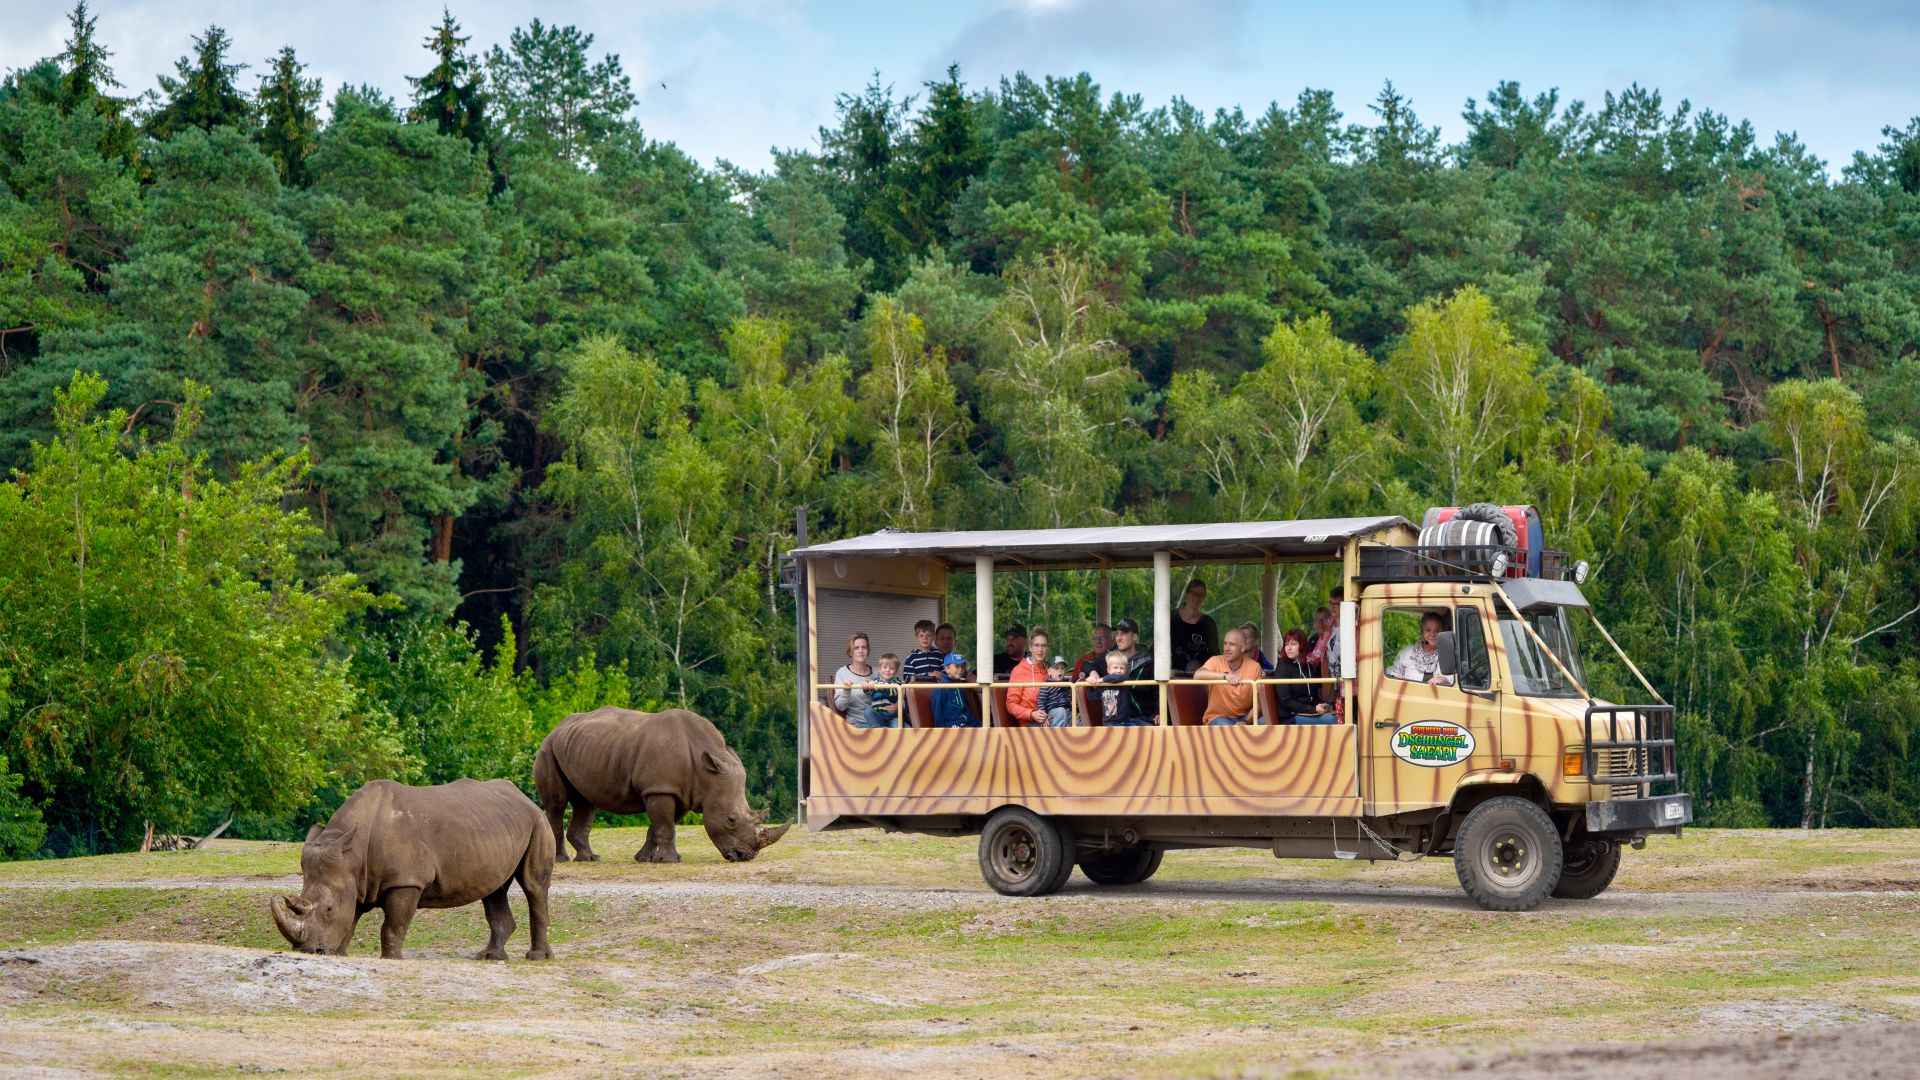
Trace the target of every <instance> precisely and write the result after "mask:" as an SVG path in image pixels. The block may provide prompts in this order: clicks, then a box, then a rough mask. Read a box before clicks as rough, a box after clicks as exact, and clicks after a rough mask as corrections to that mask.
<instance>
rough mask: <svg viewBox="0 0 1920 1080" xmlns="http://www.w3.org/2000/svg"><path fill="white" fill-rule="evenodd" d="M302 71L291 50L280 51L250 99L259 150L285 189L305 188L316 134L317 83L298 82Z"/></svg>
mask: <svg viewBox="0 0 1920 1080" xmlns="http://www.w3.org/2000/svg"><path fill="white" fill-rule="evenodd" d="M306 69H307V65H305V64H303V63H301V62H300V61H299V60H298V59H296V58H295V57H294V55H293V49H292V47H291V46H289V47H288V48H284V49H281V50H280V55H278V56H276V57H274V59H273V68H272V69H271V70H270V71H269V72H268V73H267V74H266V75H265V76H264V77H263V78H261V80H260V92H259V93H258V94H257V95H255V97H254V100H255V102H256V103H257V106H258V108H259V110H260V128H259V132H258V135H257V138H258V140H259V142H260V150H261V152H262V153H264V154H266V155H267V157H268V159H269V160H271V161H272V162H273V167H274V168H275V169H276V170H278V171H279V173H280V182H281V183H282V184H285V185H287V186H288V187H305V186H306V184H307V158H308V156H310V155H311V154H312V153H313V144H314V137H315V135H316V134H318V132H319V130H320V117H319V112H318V109H319V105H320V80H319V79H305V78H301V76H300V73H301V72H302V71H305V70H306Z"/></svg>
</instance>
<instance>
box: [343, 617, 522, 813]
mask: <svg viewBox="0 0 1920 1080" xmlns="http://www.w3.org/2000/svg"><path fill="white" fill-rule="evenodd" d="M504 629H505V636H504V640H503V641H502V643H501V645H500V647H499V648H498V649H496V651H495V655H494V660H493V662H492V663H491V664H489V663H486V662H484V661H483V660H482V658H481V653H480V650H478V649H477V648H475V646H474V638H473V634H472V632H471V631H469V630H468V629H467V626H466V624H464V623H460V624H455V625H451V626H449V625H448V624H447V623H446V622H444V621H442V620H441V619H438V618H411V619H401V620H396V621H394V622H391V623H373V624H367V625H363V626H361V627H359V628H358V629H356V630H355V632H354V633H353V634H352V635H350V637H349V643H350V645H351V647H352V649H353V661H352V675H353V680H354V682H355V684H357V685H358V686H359V687H360V689H361V691H362V693H363V695H364V696H365V699H366V707H367V708H368V709H369V710H371V711H373V712H375V713H377V714H380V715H381V717H382V721H383V723H384V725H385V726H386V727H388V728H389V729H391V730H392V731H394V732H395V733H396V734H397V736H398V738H399V740H400V744H401V746H402V747H403V748H404V749H405V752H406V755H407V759H408V760H409V761H411V762H413V764H414V769H413V771H412V773H411V774H410V775H409V776H408V777H407V779H409V780H411V781H412V782H415V783H426V784H445V783H449V782H451V781H454V780H458V779H460V778H461V777H463V776H466V777H472V778H473V779H475V780H492V779H495V778H497V777H505V778H507V779H509V780H512V781H514V782H515V783H518V784H520V785H522V786H525V787H530V786H531V782H532V776H533V771H532V770H533V751H534V749H535V748H536V747H537V746H538V745H539V740H538V738H537V737H536V736H535V735H534V727H533V716H532V710H531V709H530V708H529V706H528V703H527V702H526V701H525V700H524V699H523V695H522V689H523V687H522V680H521V679H519V678H518V677H516V676H515V675H514V671H513V660H514V638H513V630H512V627H511V626H508V627H505V628H504Z"/></svg>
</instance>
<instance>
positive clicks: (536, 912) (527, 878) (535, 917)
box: [501, 854, 553, 960]
mask: <svg viewBox="0 0 1920 1080" xmlns="http://www.w3.org/2000/svg"><path fill="white" fill-rule="evenodd" d="M515 877H516V879H517V880H518V881H519V882H520V895H522V896H524V897H526V898H527V923H528V927H527V929H528V932H529V933H530V934H531V935H532V937H533V941H532V942H531V943H530V944H531V945H532V947H531V948H529V949H528V950H527V959H529V960H551V959H553V946H551V945H549V944H547V883H548V881H549V880H550V878H551V877H552V868H551V867H546V868H542V867H540V866H538V865H535V860H534V858H533V856H532V855H531V854H529V855H528V857H527V859H526V861H525V862H522V863H521V864H520V872H519V873H518V874H516V875H515ZM505 891H506V890H505V889H504V888H502V889H501V892H502V893H504V892H505Z"/></svg>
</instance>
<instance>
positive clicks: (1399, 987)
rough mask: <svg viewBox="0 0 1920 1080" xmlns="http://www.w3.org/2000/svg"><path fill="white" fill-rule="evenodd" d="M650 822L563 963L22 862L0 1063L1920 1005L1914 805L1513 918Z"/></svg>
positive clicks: (208, 862) (1763, 1021)
mask: <svg viewBox="0 0 1920 1080" xmlns="http://www.w3.org/2000/svg"><path fill="white" fill-rule="evenodd" d="M643 835H644V834H643V832H642V831H641V830H637V829H634V830H623V829H610V830H601V831H600V832H599V833H598V834H597V836H596V841H597V843H596V847H597V848H598V849H599V850H600V851H601V853H602V855H603V856H605V857H606V858H605V861H603V862H600V863H597V864H586V865H582V864H565V865H563V866H561V867H559V868H558V870H557V871H556V885H557V886H558V891H557V892H556V894H555V897H554V903H553V916H554V941H555V947H556V950H557V951H558V953H559V959H557V960H556V961H554V962H553V963H545V964H532V963H526V962H524V961H518V960H516V961H514V962H510V963H507V964H484V963H479V962H474V961H470V960H466V959H464V957H465V956H466V954H468V953H470V952H471V951H472V950H473V949H475V948H477V947H478V946H479V945H480V943H481V942H482V941H483V940H484V938H485V936H486V928H485V925H484V922H483V920H482V919H481V917H480V910H479V908H478V906H477V905H476V906H473V907H468V908H463V909H458V910H454V911H423V912H421V913H420V914H419V915H418V916H417V917H416V919H415V921H414V924H413V932H412V935H411V937H410V939H409V941H408V943H407V947H408V956H409V959H408V960H406V961H402V962H398V963H383V962H381V961H379V960H377V959H374V958H373V957H372V955H371V954H373V953H375V952H377V948H378V932H379V923H380V917H379V915H378V914H373V915H369V916H368V917H367V918H366V919H364V920H363V921H362V923H361V926H360V930H359V933H358V935H357V937H356V939H355V945H354V953H355V955H354V956H351V957H348V958H346V959H339V958H313V957H297V956H294V955H292V954H289V953H287V952H286V950H285V947H284V945H283V944H282V943H281V942H280V940H279V937H278V934H277V933H276V932H275V931H274V929H273V926H272V923H271V922H270V921H269V919H268V917H267V915H266V910H265V903H266V900H267V898H268V897H269V896H271V895H272V894H273V893H274V892H276V891H283V890H284V889H285V888H286V882H285V881H277V880H275V879H279V878H285V877H286V876H287V875H289V874H292V873H294V872H295V871H296V869H297V849H296V848H295V847H294V846H293V845H264V844H247V843H243V842H237V841H236V842H232V843H231V844H226V843H222V844H217V845H216V846H215V847H214V849H213V850H210V851H206V852H182V853H163V854H154V855H147V856H106V857H102V858H97V859H79V860H69V861H66V862H64V863H49V862H40V863H23V864H14V865H11V866H6V867H0V894H3V895H0V1030H4V1031H5V1032H6V1034H4V1035H0V1071H4V1070H6V1069H7V1068H8V1067H10V1066H14V1067H29V1066H36V1065H49V1067H50V1065H51V1064H52V1063H61V1064H63V1067H84V1068H87V1069H92V1070H97V1071H100V1072H106V1073H115V1074H123V1075H227V1074H230V1073H231V1072H234V1071H252V1070H256V1069H268V1068H271V1069H287V1070H290V1071H292V1072H294V1073H296V1074H318V1073H330V1074H362V1073H385V1074H400V1073H405V1074H409V1075H415V1074H417V1075H451V1074H454V1073H470V1072H480V1073H486V1074H492V1075H531V1074H543V1075H544V1074H551V1073H568V1074H575V1075H582V1076H589V1075H601V1074H604V1073H608V1072H634V1071H641V1072H646V1073H649V1074H655V1075H669V1076H671V1075H687V1076H692V1075H700V1074H704V1073H707V1072H710V1071H712V1070H713V1069H714V1068H715V1067H716V1066H723V1067H725V1068H726V1069H727V1070H729V1071H731V1072H736V1073H744V1074H749V1075H780V1074H788V1075H791V1074H795V1073H803V1072H804V1073H808V1074H815V1073H821V1072H825V1073H828V1074H831V1075H836V1076H838V1075H846V1076H868V1075H872V1076H880V1075H886V1076H890V1077H891V1076H900V1075H945V1074H949V1073H952V1072H954V1071H964V1072H966V1073H969V1074H972V1075H989V1076H1055V1075H1080V1074H1085V1073H1104V1074H1115V1073H1155V1074H1170V1075H1212V1074H1219V1073H1240V1072H1248V1071H1252V1072H1258V1073H1262V1074H1268V1075H1286V1074H1288V1073H1289V1072H1290V1071H1292V1070H1302V1072H1301V1075H1319V1074H1321V1073H1323V1072H1324V1071H1325V1067H1324V1063H1325V1061H1327V1060H1328V1055H1332V1056H1333V1057H1336V1058H1338V1057H1342V1056H1353V1055H1374V1054H1381V1053H1388V1054H1393V1053H1414V1052H1426V1051H1437V1052H1449V1051H1453V1050H1458V1051H1460V1052H1465V1051H1466V1050H1468V1049H1472V1050H1486V1049H1488V1048H1497V1047H1502V1046H1524V1045H1541V1044H1555V1043H1560V1042H1564V1041H1566V1040H1568V1039H1581V1040H1590V1039H1627V1040H1631V1039H1645V1038H1653V1037H1670V1036H1680V1035H1687V1034H1694V1033H1698V1032H1700V1031H1702V1030H1713V1031H1717V1032H1740V1031H1768V1030H1777V1029H1779V1028H1782V1027H1787V1028H1791V1027H1793V1026H1795V1025H1797V1024H1800V1023H1802V1022H1805V1023H1809V1024H1816V1025H1817V1024H1851V1023H1863V1022H1866V1023H1870V1022H1876V1021H1881V1022H1884V1021H1898V1020H1920V918H1916V916H1920V899H1916V896H1915V894H1914V891H1913V890H1914V886H1913V878H1914V876H1915V865H1916V859H1917V858H1920V837H1917V836H1916V834H1914V833H1911V832H1909V833H1865V832H1846V833H1831V834H1818V835H1815V836H1811V837H1804V836H1802V835H1800V834H1798V833H1794V832H1771V833H1720V832H1695V833H1690V834H1689V835H1688V836H1687V837H1685V838H1684V839H1681V840H1677V841H1665V840H1660V839H1656V840H1654V841H1653V842H1651V843H1650V844H1649V845H1648V849H1647V850H1646V851H1643V852H1629V853H1628V855H1627V863H1626V868H1625V870H1624V871H1623V874H1622V881H1621V885H1620V886H1619V887H1618V888H1617V889H1616V890H1615V891H1614V892H1611V893H1609V894H1607V895H1606V896H1604V897H1602V898H1601V899H1599V900H1596V901H1590V902H1586V903H1573V902H1558V903H1550V904H1548V905H1546V906H1545V907H1543V908H1542V909H1541V910H1539V911H1536V912H1532V913H1527V914H1522V915H1500V914H1492V913H1488V912H1482V911H1478V910H1475V909H1473V908H1471V907H1469V906H1467V905H1465V904H1464V902H1463V901H1462V900H1461V899H1460V898H1459V897H1458V893H1457V889H1456V888H1455V886H1454V882H1453V880H1452V868H1451V864H1450V863H1448V862H1446V861H1443V860H1427V861H1426V862H1423V863H1417V864H1411V865H1381V866H1374V867H1369V866H1366V865H1364V864H1362V865H1351V864H1341V863H1281V862H1276V861H1275V860H1273V859H1271V858H1270V857H1267V856H1264V855H1261V854H1259V853H1257V852H1232V851H1227V852H1212V851H1210V852H1179V853H1175V854H1173V855H1170V856H1169V857H1168V859H1167V862H1166V865H1165V867H1164V868H1163V870H1162V872H1161V877H1160V878H1157V879H1156V880H1155V882H1153V883H1150V884H1149V885H1147V886H1143V887H1138V888H1132V889H1113V890H1107V889H1099V888H1097V887H1094V886H1091V885H1088V884H1086V883H1085V882H1084V881H1081V880H1080V879H1078V878H1076V879H1075V881H1074V883H1073V884H1072V885H1071V886H1070V887H1069V889H1068V890H1067V891H1066V892H1065V893H1063V894H1062V895H1060V896H1056V897H1051V898H1047V899H1043V900H1029V901H1011V900H1006V899H1003V898H999V897H996V896H994V895H992V894H991V893H989V892H987V891H986V890H985V888H984V887H983V886H982V885H981V884H980V883H979V880H978V871H977V869H976V868H975V866H974V860H973V844H972V842H971V841H969V840H958V839H935V838H925V837H908V836H885V835H881V834H877V833H832V834H824V835H812V836H808V835H802V834H798V833H795V834H793V835H791V836H790V837H789V838H788V840H786V841H784V842H783V843H782V844H781V845H779V846H778V847H776V848H773V849H770V850H769V851H768V852H766V853H765V854H764V855H763V856H762V857H761V858H760V859H759V860H756V861H755V862H753V863H750V864H745V865H727V864H724V863H722V862H721V860H720V859H719V857H718V856H717V854H716V853H715V852H714V851H713V849H712V847H711V845H709V844H708V843H707V842H706V840H705V837H704V836H703V835H701V834H700V832H699V831H698V830H697V829H695V830H683V832H682V844H681V852H682V855H683V856H684V857H685V858H686V860H687V861H686V862H685V863H682V864H680V865H678V866H651V865H649V866H642V865H638V864H635V863H633V862H632V861H631V856H632V852H633V851H634V850H635V849H636V848H637V847H638V845H639V843H640V841H641V839H642V836H643ZM741 885H747V886H752V887H750V888H745V889H742V888H739V887H738V886H741ZM661 886H671V888H661ZM1430 887H1437V888H1440V889H1443V890H1445V891H1442V892H1434V891H1432V888H1430ZM515 909H516V918H518V919H519V920H520V921H521V924H522V925H521V928H520V929H519V930H517V931H516V933H515V936H514V939H513V940H512V942H511V943H510V945H509V952H510V955H513V956H516V957H517V956H518V955H519V954H520V952H522V951H524V949H525V947H526V930H525V916H524V908H523V907H521V905H520V902H519V900H518V898H517V896H516V900H515ZM33 961H37V962H33ZM315 1017H322V1018H324V1023H325V1025H326V1027H327V1030H328V1032H329V1034H328V1038H327V1039H325V1040H315V1039H313V1038H312V1037H311V1031H312V1025H313V1023H314V1022H315Z"/></svg>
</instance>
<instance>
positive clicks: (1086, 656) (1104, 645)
mask: <svg viewBox="0 0 1920 1080" xmlns="http://www.w3.org/2000/svg"><path fill="white" fill-rule="evenodd" d="M1112 651H1113V627H1111V626H1108V625H1107V624H1106V623H1103V622H1097V623H1094V624H1093V648H1091V649H1088V650H1087V651H1086V652H1084V653H1081V654H1080V658H1079V659H1077V660H1075V661H1074V662H1073V677H1074V678H1075V679H1078V680H1085V679H1086V677H1087V675H1088V674H1089V673H1091V674H1092V675H1093V677H1094V678H1096V679H1097V678H1099V677H1100V676H1101V675H1103V674H1105V673H1106V670H1107V654H1108V653H1110V652H1112Z"/></svg>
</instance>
